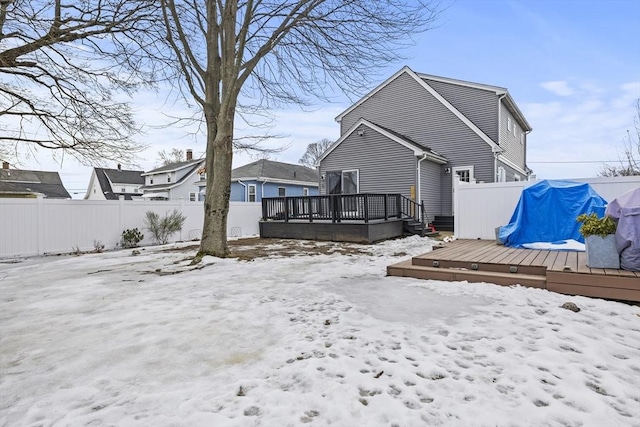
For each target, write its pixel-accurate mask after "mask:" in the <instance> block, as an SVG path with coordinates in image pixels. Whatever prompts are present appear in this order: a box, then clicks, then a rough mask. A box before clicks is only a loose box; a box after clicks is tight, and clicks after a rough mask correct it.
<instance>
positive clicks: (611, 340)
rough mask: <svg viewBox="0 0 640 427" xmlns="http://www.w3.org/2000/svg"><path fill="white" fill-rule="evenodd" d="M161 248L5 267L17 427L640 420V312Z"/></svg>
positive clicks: (2, 418) (395, 255)
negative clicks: (192, 257)
mask: <svg viewBox="0 0 640 427" xmlns="http://www.w3.org/2000/svg"><path fill="white" fill-rule="evenodd" d="M300 244H301V245H302V243H300ZM307 245H309V243H307ZM325 245H326V243H325ZM165 248H166V247H165ZM162 249H163V248H161V247H157V248H147V249H146V250H143V251H142V254H141V255H138V256H132V254H131V250H127V251H121V252H112V253H104V254H88V255H83V256H80V257H74V256H65V257H49V258H33V259H27V260H24V261H22V262H20V263H15V264H7V263H2V264H0V375H1V376H0V425H2V426H26V425H29V426H85V425H91V426H106V425H117V426H298V425H310V426H314V425H317V426H324V425H332V426H440V425H441V426H547V425H548V426H640V317H639V315H640V308H639V307H637V306H629V305H625V304H621V303H616V302H609V301H603V300H597V299H589V298H583V297H570V296H565V295H560V294H554V293H551V292H547V291H542V290H537V289H529V288H523V287H500V286H496V285H491V284H467V283H447V282H438V281H420V280H414V279H405V278H396V277H385V268H386V266H387V265H388V264H391V263H393V262H398V261H400V260H403V259H406V258H407V257H408V256H410V255H414V254H420V253H424V252H427V251H428V250H429V249H430V241H429V240H428V239H421V238H418V237H411V238H406V239H402V240H396V241H389V242H385V243H382V244H379V245H376V246H373V247H371V248H367V250H369V251H371V254H364V255H363V254H359V255H340V254H328V255H316V256H307V255H299V256H288V257H271V258H260V259H256V260H254V261H237V260H234V259H224V260H223V259H216V258H212V257H205V259H204V260H203V263H202V265H201V266H199V267H198V268H197V269H194V268H193V267H191V266H188V261H185V258H186V257H187V256H188V255H189V253H184V252H162ZM273 249H274V251H275V250H276V249H277V248H276V247H275V246H274V248H273ZM171 273H178V274H171ZM567 301H573V302H575V303H576V304H577V305H578V306H579V307H580V308H581V309H582V310H581V311H580V312H578V313H574V312H572V311H569V310H565V309H562V308H560V306H561V305H562V304H563V303H564V302H567Z"/></svg>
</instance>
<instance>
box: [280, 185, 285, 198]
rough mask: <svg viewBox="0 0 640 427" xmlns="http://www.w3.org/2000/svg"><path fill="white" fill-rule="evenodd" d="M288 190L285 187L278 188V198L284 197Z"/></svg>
mask: <svg viewBox="0 0 640 427" xmlns="http://www.w3.org/2000/svg"><path fill="white" fill-rule="evenodd" d="M285 193H286V190H285V188H284V187H278V197H284V196H285V195H286V194H285Z"/></svg>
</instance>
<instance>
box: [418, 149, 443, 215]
mask: <svg viewBox="0 0 640 427" xmlns="http://www.w3.org/2000/svg"><path fill="white" fill-rule="evenodd" d="M445 176H447V175H444V173H443V169H442V167H441V166H440V165H439V164H437V163H433V162H430V161H428V160H424V161H422V162H420V198H421V200H422V202H423V203H424V208H425V213H426V215H427V220H428V221H433V219H434V217H435V216H436V215H442V197H441V196H442V192H441V191H442V190H441V189H442V184H441V181H442V179H443V178H444V177H445ZM447 177H448V176H447Z"/></svg>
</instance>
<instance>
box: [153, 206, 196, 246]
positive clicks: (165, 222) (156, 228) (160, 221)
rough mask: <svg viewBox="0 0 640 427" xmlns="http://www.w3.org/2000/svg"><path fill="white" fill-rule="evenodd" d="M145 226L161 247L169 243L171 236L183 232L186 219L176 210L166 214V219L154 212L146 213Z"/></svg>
mask: <svg viewBox="0 0 640 427" xmlns="http://www.w3.org/2000/svg"><path fill="white" fill-rule="evenodd" d="M145 215H146V217H145V219H144V224H145V225H146V226H147V230H149V232H150V233H151V236H152V237H153V240H155V242H156V243H159V244H161V245H164V244H166V243H167V242H168V241H169V236H171V235H172V234H173V233H176V232H178V231H180V230H182V225H183V224H184V221H185V219H186V217H185V216H184V215H182V214H181V213H180V212H178V211H177V210H176V209H174V210H173V211H172V212H171V213H167V214H165V216H164V218H160V215H158V214H157V213H155V212H153V211H147V212H146V213H145Z"/></svg>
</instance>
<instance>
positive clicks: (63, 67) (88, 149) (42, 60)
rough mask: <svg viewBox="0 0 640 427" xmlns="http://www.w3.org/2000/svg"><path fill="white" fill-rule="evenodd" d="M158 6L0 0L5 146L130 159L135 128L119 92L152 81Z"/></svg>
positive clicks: (0, 120)
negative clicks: (151, 59) (151, 48)
mask: <svg viewBox="0 0 640 427" xmlns="http://www.w3.org/2000/svg"><path fill="white" fill-rule="evenodd" d="M158 12H159V5H157V4H156V2H154V1H153V0H136V1H131V0H101V1H77V0H0V154H2V155H3V156H4V157H7V158H11V159H17V158H18V157H19V156H20V155H21V154H23V155H24V154H28V153H30V152H33V151H37V150H38V148H44V149H50V150H53V153H54V157H60V156H62V155H64V154H69V155H71V156H73V157H75V158H77V159H78V160H80V161H81V162H82V163H85V164H100V163H104V162H106V161H119V162H124V163H130V161H131V160H132V158H133V156H134V155H135V153H136V152H138V151H139V150H141V148H142V147H141V146H140V145H139V144H137V143H135V142H134V141H132V139H131V135H132V134H133V133H135V132H136V131H138V128H137V127H136V125H135V124H134V121H133V118H132V113H131V110H130V109H129V106H128V105H127V103H125V102H121V101H118V100H117V99H115V97H116V96H117V95H118V94H131V93H132V92H133V91H134V90H135V89H136V88H138V87H141V86H142V85H149V84H152V83H153V79H152V75H153V68H152V67H154V66H155V65H157V64H156V63H153V62H149V61H148V55H144V54H143V52H144V49H145V48H146V47H147V45H148V44H149V42H150V36H151V34H153V33H152V29H153V28H154V27H153V26H154V25H157V24H156V23H157V17H158V15H157V14H158ZM154 17H155V18H156V19H154ZM143 70H146V72H145V71H143ZM56 153H57V154H56Z"/></svg>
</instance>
